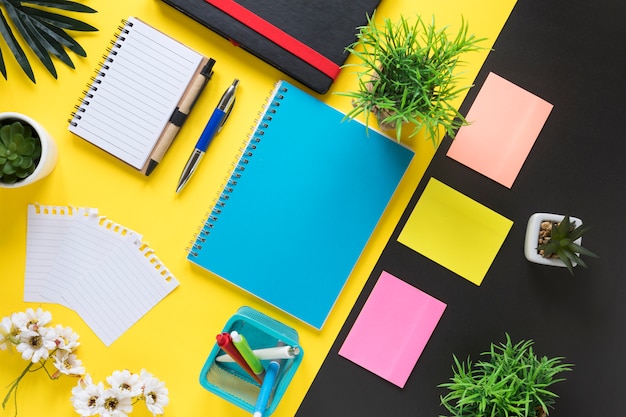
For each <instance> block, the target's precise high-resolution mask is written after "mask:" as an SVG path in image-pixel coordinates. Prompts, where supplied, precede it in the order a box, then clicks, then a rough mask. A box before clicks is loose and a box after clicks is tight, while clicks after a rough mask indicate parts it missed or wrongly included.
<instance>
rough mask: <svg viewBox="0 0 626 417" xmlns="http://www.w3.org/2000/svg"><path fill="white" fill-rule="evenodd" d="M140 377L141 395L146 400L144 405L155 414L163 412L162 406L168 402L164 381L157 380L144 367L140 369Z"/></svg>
mask: <svg viewBox="0 0 626 417" xmlns="http://www.w3.org/2000/svg"><path fill="white" fill-rule="evenodd" d="M140 378H141V382H142V383H143V396H144V398H145V400H146V407H148V410H149V411H150V412H151V413H152V414H153V415H155V416H156V415H158V414H163V407H165V406H166V405H167V404H168V403H169V397H168V390H167V388H166V387H165V382H162V381H159V380H158V379H157V378H155V377H153V376H152V374H151V373H149V372H147V371H146V370H144V369H142V370H141V373H140Z"/></svg>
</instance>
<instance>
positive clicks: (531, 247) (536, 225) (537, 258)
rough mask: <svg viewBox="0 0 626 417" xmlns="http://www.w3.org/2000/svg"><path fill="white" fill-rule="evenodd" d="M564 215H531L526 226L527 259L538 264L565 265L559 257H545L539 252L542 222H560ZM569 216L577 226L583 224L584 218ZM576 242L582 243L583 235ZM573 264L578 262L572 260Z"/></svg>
mask: <svg viewBox="0 0 626 417" xmlns="http://www.w3.org/2000/svg"><path fill="white" fill-rule="evenodd" d="M564 217H565V216H564V215H562V214H552V213H535V214H533V215H532V216H530V219H528V225H527V226H526V237H525V240H524V255H525V256H526V259H528V260H529V261H530V262H534V263H537V264H542V265H550V266H560V267H565V263H564V262H563V261H561V260H560V259H559V258H558V257H554V258H544V257H543V256H541V255H540V254H539V253H538V252H537V246H538V241H539V229H540V228H541V222H545V221H549V222H560V221H561V220H563V218H564ZM569 218H570V220H571V221H572V223H574V222H575V224H576V226H580V225H581V224H583V222H582V220H581V219H579V218H578V217H574V216H569ZM574 243H576V244H578V245H581V243H582V237H580V238H578V239H576V240H575V241H574ZM572 265H573V266H576V262H572Z"/></svg>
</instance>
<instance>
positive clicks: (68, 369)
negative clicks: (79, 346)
mask: <svg viewBox="0 0 626 417" xmlns="http://www.w3.org/2000/svg"><path fill="white" fill-rule="evenodd" d="M54 366H55V367H56V368H57V369H58V370H59V372H60V373H62V374H65V375H79V376H80V375H83V374H84V373H85V367H84V366H83V363H82V362H81V360H80V359H78V358H77V357H76V355H75V354H73V353H70V352H67V351H65V350H57V351H56V352H55V353H54Z"/></svg>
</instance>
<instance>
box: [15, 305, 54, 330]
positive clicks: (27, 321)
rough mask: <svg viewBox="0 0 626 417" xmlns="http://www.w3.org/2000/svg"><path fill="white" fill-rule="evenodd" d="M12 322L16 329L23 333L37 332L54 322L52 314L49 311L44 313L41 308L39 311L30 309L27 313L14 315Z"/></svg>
mask: <svg viewBox="0 0 626 417" xmlns="http://www.w3.org/2000/svg"><path fill="white" fill-rule="evenodd" d="M11 320H13V324H14V325H15V327H17V328H18V329H20V330H22V331H24V330H37V329H38V328H39V327H43V326H45V325H47V324H48V323H50V322H51V321H52V314H51V313H50V312H49V311H43V310H42V309H41V307H39V308H37V311H34V310H33V309H32V308H30V307H29V308H27V309H26V311H25V312H21V311H20V312H19V313H13V315H12V316H11Z"/></svg>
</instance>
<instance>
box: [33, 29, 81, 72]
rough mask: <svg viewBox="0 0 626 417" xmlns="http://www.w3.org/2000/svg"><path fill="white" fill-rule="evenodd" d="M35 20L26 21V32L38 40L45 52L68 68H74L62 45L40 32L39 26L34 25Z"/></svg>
mask: <svg viewBox="0 0 626 417" xmlns="http://www.w3.org/2000/svg"><path fill="white" fill-rule="evenodd" d="M36 22H37V21H36V20H26V21H25V22H24V24H25V25H26V28H27V30H28V32H29V33H30V34H31V35H32V36H33V37H34V38H36V39H38V40H39V41H40V42H41V44H42V46H43V47H44V48H45V50H46V51H47V52H48V53H50V54H52V55H54V56H56V57H57V58H59V60H60V61H61V62H63V63H64V64H65V65H67V66H68V67H70V68H74V63H73V62H72V60H71V59H70V57H69V55H68V54H67V52H65V50H64V49H63V45H62V44H61V43H60V42H58V41H57V40H56V39H54V38H52V37H51V36H49V35H48V34H47V33H46V32H45V31H41V30H40V28H39V26H38V25H36Z"/></svg>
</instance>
